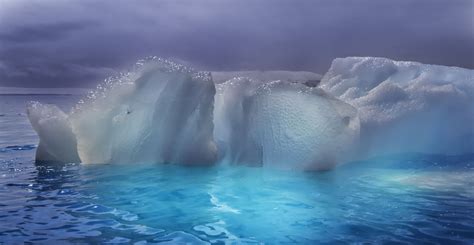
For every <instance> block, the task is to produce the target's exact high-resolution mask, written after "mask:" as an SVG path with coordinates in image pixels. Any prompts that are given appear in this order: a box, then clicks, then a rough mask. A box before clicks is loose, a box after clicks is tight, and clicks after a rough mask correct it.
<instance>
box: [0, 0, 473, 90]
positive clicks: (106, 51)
mask: <svg viewBox="0 0 474 245" xmlns="http://www.w3.org/2000/svg"><path fill="white" fill-rule="evenodd" d="M473 2H474V1H472V0H345V1H343V0H312V1H309V0H308V1H306V0H286V1H282V0H234V1H226V0H200V1H191V0H189V1H180V0H170V1H144V0H142V1H140V0H139V1H121V0H118V1H87V0H81V1H48V0H38V1H30V0H28V1H26V0H0V87H1V86H15V87H91V86H94V85H95V84H97V83H98V82H99V81H101V80H102V79H104V78H105V77H107V76H109V75H113V74H114V73H115V72H117V71H120V70H121V69H124V68H127V67H129V66H130V65H132V64H133V63H135V61H136V60H137V59H139V58H143V57H145V56H149V55H157V56H162V57H165V58H171V59H174V60H177V61H180V62H184V63H186V64H190V65H192V66H194V67H196V68H198V69H203V70H259V69H260V70H263V69H280V70H308V71H314V72H318V73H324V72H325V71H326V70H327V69H328V67H329V65H330V63H331V61H332V59H334V58H336V57H346V56H383V57H388V58H392V59H396V60H413V61H420V62H423V63H431V64H441V65H453V66H460V67H467V68H471V69H473V68H474V26H473V25H474V24H473V22H474V20H473V18H474V17H473V16H474V6H473Z"/></svg>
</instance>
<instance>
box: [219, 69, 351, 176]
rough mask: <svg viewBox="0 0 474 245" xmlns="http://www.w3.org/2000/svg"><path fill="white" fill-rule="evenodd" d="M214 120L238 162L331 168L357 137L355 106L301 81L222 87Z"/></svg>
mask: <svg viewBox="0 0 474 245" xmlns="http://www.w3.org/2000/svg"><path fill="white" fill-rule="evenodd" d="M214 116H215V118H214V123H215V134H214V135H215V138H216V140H217V142H218V143H219V145H220V146H224V147H225V149H223V151H224V153H223V155H224V158H225V159H226V160H225V162H231V163H234V164H243V163H245V164H252V165H253V164H261V165H263V166H276V167H278V168H291V169H311V170H314V169H316V170H322V169H329V168H331V167H333V166H334V165H335V164H336V163H340V162H343V161H345V160H348V158H349V157H350V155H351V153H352V152H351V150H352V149H353V146H354V145H356V143H358V142H357V141H358V139H359V118H358V116H357V111H356V109H355V108H353V107H352V106H350V105H348V104H346V103H344V102H342V101H340V100H338V99H336V98H334V97H332V96H330V95H328V94H326V93H325V92H323V91H322V90H321V89H319V88H310V87H307V86H304V85H302V84H298V83H288V82H282V81H274V82H270V83H263V84H262V83H260V82H257V81H253V80H250V79H246V78H236V79H232V80H230V81H228V82H226V83H223V84H219V85H218V86H217V95H216V105H215V113H214Z"/></svg>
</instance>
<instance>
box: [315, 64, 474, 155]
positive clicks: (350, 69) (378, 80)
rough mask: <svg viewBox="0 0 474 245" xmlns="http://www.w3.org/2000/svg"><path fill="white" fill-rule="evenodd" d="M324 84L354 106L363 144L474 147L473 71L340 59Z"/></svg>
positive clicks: (374, 150) (373, 148)
mask: <svg viewBox="0 0 474 245" xmlns="http://www.w3.org/2000/svg"><path fill="white" fill-rule="evenodd" d="M320 87H321V88H322V89H324V90H325V91H327V92H328V93H330V94H332V95H334V96H336V97H338V98H339V99H341V100H343V101H345V102H347V103H349V104H351V105H353V106H354V107H356V108H357V109H358V111H359V115H360V120H361V141H362V142H361V149H360V151H362V152H365V153H367V154H369V155H381V154H390V153H400V152H423V153H443V154H462V153H469V152H474V71H473V70H469V69H463V68H458V67H447V66H440V65H425V64H421V63H417V62H406V61H393V60H390V59H386V58H376V57H348V58H338V59H335V60H334V61H333V62H332V65H331V67H330V69H329V71H328V72H327V73H326V74H325V75H324V77H323V78H322V80H321V83H320Z"/></svg>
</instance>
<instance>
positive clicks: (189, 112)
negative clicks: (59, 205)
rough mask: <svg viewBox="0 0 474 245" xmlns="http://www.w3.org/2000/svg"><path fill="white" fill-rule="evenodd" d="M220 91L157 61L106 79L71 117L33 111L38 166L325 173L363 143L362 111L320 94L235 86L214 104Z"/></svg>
mask: <svg viewBox="0 0 474 245" xmlns="http://www.w3.org/2000/svg"><path fill="white" fill-rule="evenodd" d="M215 86H216V85H215V84H214V83H213V81H212V78H211V77H210V76H209V73H200V72H195V71H193V70H191V69H189V68H186V67H184V66H181V65H177V64H174V63H172V62H169V61H166V60H162V59H158V58H150V59H147V60H146V61H142V62H140V63H139V64H138V65H137V67H135V68H134V69H133V70H132V71H131V72H129V73H127V74H124V75H122V76H119V77H116V78H111V79H108V80H107V81H106V82H105V83H104V84H102V85H100V86H99V88H98V89H97V90H95V91H92V92H91V93H90V95H89V96H88V97H87V98H86V99H85V100H83V101H81V102H80V103H79V104H78V105H77V106H76V107H75V108H74V109H73V110H72V112H71V113H70V114H69V115H67V114H65V113H63V112H62V111H61V110H59V108H57V107H54V106H49V105H41V104H39V103H34V104H31V106H29V108H28V111H29V118H30V121H31V123H32V124H33V125H34V129H35V130H36V131H37V132H38V135H39V136H40V139H41V141H40V146H39V149H40V150H39V151H38V154H37V160H49V159H50V158H51V159H54V160H58V161H63V162H69V161H81V162H83V163H117V162H125V163H136V162H159V163H181V164H212V163H215V162H217V157H218V156H217V154H218V150H219V151H220V152H222V153H223V154H224V156H221V160H222V161H230V162H232V163H235V164H253V165H264V166H269V165H276V166H279V167H284V168H298V169H323V168H329V167H332V166H333V165H334V164H336V163H337V162H341V161H342V160H343V159H344V158H343V157H341V156H343V155H344V154H345V153H346V152H348V150H347V149H350V148H351V145H352V144H353V141H354V140H357V138H358V132H359V124H358V118H357V112H356V110H355V109H354V108H353V107H351V106H349V105H347V104H345V103H344V102H341V101H339V100H337V99H335V98H334V97H332V96H329V95H327V94H325V93H324V92H323V91H322V90H320V89H317V88H309V87H306V86H304V85H302V84H297V83H290V82H283V81H278V82H271V83H266V81H259V82H251V81H250V80H248V79H237V80H232V81H230V82H226V83H223V84H220V85H218V87H219V93H218V94H217V96H215V95H216V88H215ZM214 97H216V100H217V102H216V103H214ZM214 106H215V107H216V108H215V110H214ZM43 121H48V123H47V124H45V123H43ZM51 122H54V124H51ZM214 124H215V125H216V130H214ZM55 128H58V131H55ZM62 141H64V142H67V143H66V144H64V145H61V144H60V142H62ZM216 141H217V142H218V144H216ZM45 156H47V157H45ZM49 156H53V157H49ZM78 159H79V160H78Z"/></svg>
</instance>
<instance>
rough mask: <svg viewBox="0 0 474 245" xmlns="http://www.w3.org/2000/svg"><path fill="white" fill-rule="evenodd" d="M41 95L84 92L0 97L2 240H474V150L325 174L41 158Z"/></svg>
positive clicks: (62, 100)
mask: <svg viewBox="0 0 474 245" xmlns="http://www.w3.org/2000/svg"><path fill="white" fill-rule="evenodd" d="M31 99H34V100H41V101H44V102H51V103H57V104H61V105H63V106H64V107H68V106H70V105H71V102H72V101H75V100H76V99H77V98H75V97H72V96H3V97H2V96H0V104H1V106H2V107H0V109H1V110H0V115H2V116H0V242H5V243H21V242H25V241H31V242H36V243H43V244H53V243H58V242H59V243H74V242H79V243H83V242H86V243H104V242H110V243H120V242H124V243H136V244H145V243H170V244H176V243H184V242H190V243H216V244H219V243H271V244H274V243H311V244H314V243H337V242H339V243H348V242H377V243H386V242H404V243H423V242H424V243H440V244H473V242H474V232H473V231H474V188H473V186H474V155H464V156H440V155H422V154H404V155H397V156H388V157H384V158H375V159H370V160H367V161H363V162H354V163H350V164H347V165H344V166H342V167H339V168H337V169H335V170H333V171H330V172H324V173H302V172H286V171H277V170H269V169H263V168H252V167H243V166H240V167H237V166H215V167H183V166H176V165H162V164H129V165H123V164H122V165H117V164H110V165H89V166H87V165H86V166H84V165H80V164H66V165H35V164H34V162H33V160H32V159H33V158H34V151H35V147H36V146H35V145H36V144H37V138H36V136H35V134H34V132H33V131H32V130H31V128H30V126H29V123H28V122H27V120H26V117H25V115H24V112H23V110H24V107H23V103H24V101H27V100H31Z"/></svg>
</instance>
